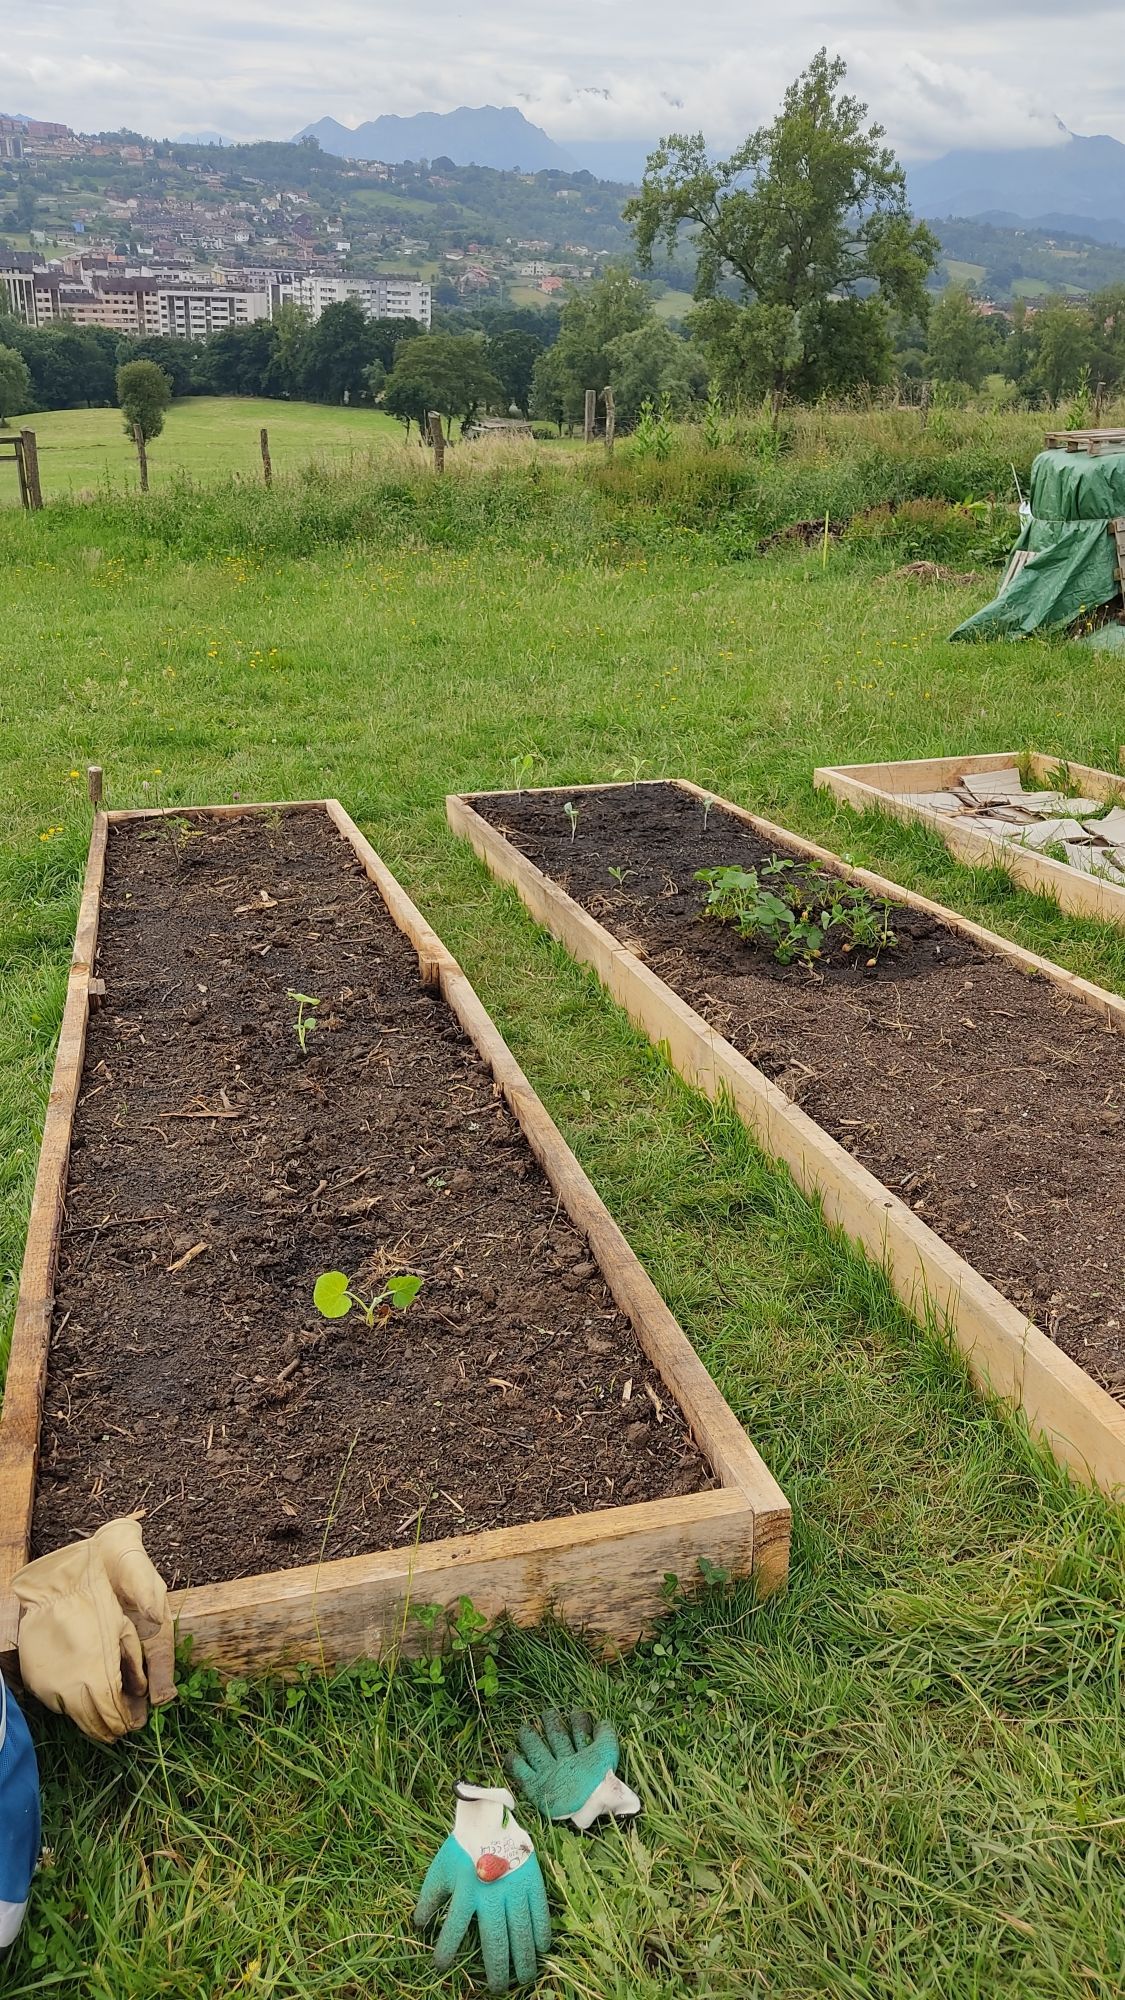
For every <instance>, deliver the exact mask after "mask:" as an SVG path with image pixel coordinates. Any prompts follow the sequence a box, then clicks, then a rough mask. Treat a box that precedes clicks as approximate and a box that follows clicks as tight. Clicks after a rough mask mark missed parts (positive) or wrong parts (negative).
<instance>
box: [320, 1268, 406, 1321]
mask: <svg viewBox="0 0 1125 2000" xmlns="http://www.w3.org/2000/svg"><path fill="white" fill-rule="evenodd" d="M353 1282H354V1280H353V1279H351V1278H348V1277H345V1275H344V1273H343V1271H322V1272H321V1274H320V1276H319V1278H318V1279H317V1281H316V1283H315V1285H314V1286H313V1304H314V1306H315V1307H316V1309H317V1312H318V1313H320V1314H321V1316H322V1318H324V1319H347V1316H348V1314H349V1313H350V1311H351V1309H352V1307H353V1306H358V1308H359V1310H360V1312H361V1313H362V1314H363V1317H364V1320H365V1322H366V1324H367V1325H368V1326H377V1325H378V1326H384V1325H385V1324H386V1322H387V1320H389V1318H390V1316H391V1307H392V1306H393V1307H394V1309H395V1311H396V1312H405V1311H406V1310H407V1308H408V1307H409V1306H412V1305H413V1304H414V1301H415V1299H416V1298H417V1296H418V1294H419V1292H420V1291H421V1289H422V1280H421V1278H416V1277H413V1276H403V1277H400V1278H388V1279H387V1282H386V1284H385V1285H384V1287H383V1289H382V1291H381V1292H376V1293H375V1295H374V1297H373V1298H370V1299H364V1298H361V1297H360V1295H359V1293H358V1292H353V1290H352V1284H353Z"/></svg>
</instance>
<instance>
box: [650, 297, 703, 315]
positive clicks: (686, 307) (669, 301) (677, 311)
mask: <svg viewBox="0 0 1125 2000" xmlns="http://www.w3.org/2000/svg"><path fill="white" fill-rule="evenodd" d="M695 303H696V301H695V299H694V298H693V296H692V294H691V293H690V292H677V291H673V290H668V291H664V292H661V294H660V297H659V298H658V299H657V300H656V301H655V312H656V317H657V319H683V318H684V316H685V314H687V313H689V312H690V311H691V309H692V307H693V306H694V305H695Z"/></svg>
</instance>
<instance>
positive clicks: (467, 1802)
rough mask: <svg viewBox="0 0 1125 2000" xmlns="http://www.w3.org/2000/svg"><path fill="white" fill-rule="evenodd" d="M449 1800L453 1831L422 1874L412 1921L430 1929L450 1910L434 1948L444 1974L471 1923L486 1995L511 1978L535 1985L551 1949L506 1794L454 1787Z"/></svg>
mask: <svg viewBox="0 0 1125 2000" xmlns="http://www.w3.org/2000/svg"><path fill="white" fill-rule="evenodd" d="M455 1796H456V1799H457V1811H456V1815H455V1817H454V1821H453V1831H452V1833H451V1834H450V1835H449V1837H448V1839H447V1840H445V1841H444V1842H443V1843H442V1845H441V1847H439V1849H438V1851H437V1853H436V1854H435V1856H434V1858H433V1860H432V1861H431V1863H430V1865H429V1868H428V1869H427V1871H426V1879H425V1881H424V1882H423V1884H422V1893H421V1895H420V1896H419V1898H418V1903H417V1907H416V1908H415V1911H414V1921H415V1923H416V1924H417V1925H419V1926H420V1927H421V1926H422V1925H425V1924H429V1923H432V1922H433V1920H434V1918H435V1917H436V1916H437V1914H438V1912H439V1910H440V1909H441V1908H442V1907H443V1905H444V1904H445V1903H448V1904H449V1909H448V1910H447V1912H446V1917H445V1922H444V1923H443V1925H442V1927H441V1931H440V1934H439V1936H438V1941H437V1944H436V1945H435V1946H434V1965H435V1966H436V1968H437V1970H438V1971H439V1972H448V1970H449V1968H450V1966H451V1965H452V1963H453V1960H454V1959H455V1957H456V1956H457V1952H458V1950H459V1949H460V1946H461V1944H462V1942H463V1940H464V1938H465V1936H466V1933H467V1932H468V1929H469V1926H470V1924H471V1923H472V1921H473V1918H474V1917H475V1918H476V1920H477V1929H478V1931H479V1932H480V1948H481V1954H482V1956H483V1958H484V1971H485V1977H486V1979H487V1980H488V1990H489V1992H490V1993H503V1992H505V1991H506V1989H507V1987H508V1986H509V1984H510V1983H511V1979H512V1977H513V1975H514V1977H515V1979H516V1982H517V1984H518V1985H520V1986H523V1985H526V1984H527V1983H528V1982H529V1981H530V1980H532V1979H534V1978H535V1976H536V1974H537V1972H538V1970H539V1960H540V1958H541V1957H543V1955H544V1954H545V1953H546V1952H548V1951H549V1950H550V1948H551V1914H550V1911H549V1910H548V1908H547V1890H546V1886H545V1884H544V1881H543V1874H542V1870H541V1869H540V1866H539V1863H538V1861H537V1860H536V1857H535V1848H534V1846H533V1845H532V1840H531V1835H530V1834H529V1833H527V1832H526V1831H525V1829H524V1828H523V1827H522V1826H520V1825H519V1824H518V1823H517V1821H516V1820H515V1818H514V1817H513V1808H514V1806H515V1803H516V1802H515V1800H514V1798H513V1797H512V1794H511V1792H509V1791H506V1790H505V1789H504V1787H503V1786H492V1787H489V1786H485V1785H462V1784H459V1785H457V1786H456V1787H455Z"/></svg>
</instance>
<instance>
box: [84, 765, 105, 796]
mask: <svg viewBox="0 0 1125 2000" xmlns="http://www.w3.org/2000/svg"><path fill="white" fill-rule="evenodd" d="M86 793H87V797H88V798H89V801H90V804H91V805H92V806H100V804H101V802H102V767H101V765H100V764H87V766H86Z"/></svg>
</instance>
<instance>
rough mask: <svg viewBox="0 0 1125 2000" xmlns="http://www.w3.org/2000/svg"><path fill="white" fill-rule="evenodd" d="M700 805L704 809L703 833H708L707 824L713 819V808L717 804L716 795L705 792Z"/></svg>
mask: <svg viewBox="0 0 1125 2000" xmlns="http://www.w3.org/2000/svg"><path fill="white" fill-rule="evenodd" d="M699 803H700V805H701V806H702V807H703V831H704V833H706V831H707V822H708V820H709V819H710V817H711V807H712V806H713V805H714V803H715V799H714V795H713V794H712V793H711V792H704V794H703V797H702V798H701V799H700V801H699Z"/></svg>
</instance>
